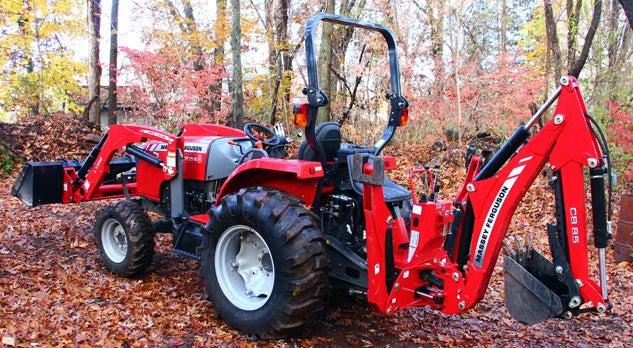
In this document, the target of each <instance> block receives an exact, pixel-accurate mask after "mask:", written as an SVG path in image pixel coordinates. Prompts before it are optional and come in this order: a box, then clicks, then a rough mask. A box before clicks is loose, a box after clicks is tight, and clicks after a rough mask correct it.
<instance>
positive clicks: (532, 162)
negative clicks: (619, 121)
mask: <svg viewBox="0 0 633 348" xmlns="http://www.w3.org/2000/svg"><path fill="white" fill-rule="evenodd" d="M561 85H562V86H561V90H560V96H559V98H558V104H557V107H556V109H555V112H554V115H553V117H552V119H551V120H550V121H549V122H548V123H547V124H546V125H545V127H544V128H543V129H542V130H540V131H539V132H538V133H537V134H536V135H535V136H534V137H533V138H532V139H531V140H529V141H528V142H526V143H525V145H524V146H522V147H520V148H519V149H518V151H517V152H516V154H515V155H514V156H512V157H511V158H510V159H509V161H508V162H507V164H506V165H505V166H503V167H502V168H501V169H500V170H499V171H498V172H497V173H496V174H495V175H494V176H492V177H490V178H485V179H481V180H477V179H475V180H474V181H473V182H471V183H467V185H466V187H467V188H468V190H467V191H468V199H469V202H470V205H471V206H470V209H472V213H473V216H474V224H473V230H472V231H462V235H463V234H469V233H472V244H471V245H470V249H469V251H470V253H469V259H468V263H467V266H466V267H464V269H463V274H464V283H463V284H460V282H452V283H450V282H449V283H447V284H450V286H451V287H452V286H456V287H457V288H461V290H462V291H461V296H459V299H457V298H447V301H446V302H445V305H446V306H445V308H444V309H443V311H445V312H459V311H461V310H463V309H466V308H471V307H472V306H474V305H475V304H476V303H477V302H478V301H479V300H480V299H481V298H483V296H484V294H485V292H486V288H487V286H488V283H489V281H490V277H491V274H492V271H493V268H494V265H495V263H496V261H497V258H498V256H499V252H500V250H501V246H502V243H503V239H504V238H505V236H506V233H507V229H508V226H509V224H510V221H511V218H512V215H513V214H514V211H515V209H516V207H517V205H518V204H519V202H520V201H521V199H522V198H523V196H524V195H525V193H526V192H527V190H528V189H529V187H530V185H531V184H532V183H533V182H534V180H535V179H536V177H537V176H538V175H539V173H540V172H541V170H542V168H543V166H544V165H545V164H546V163H547V162H548V161H549V165H550V168H551V169H552V170H553V171H554V172H555V173H557V175H558V177H557V178H555V180H561V184H562V201H561V203H562V205H563V207H564V208H562V207H558V208H559V209H562V212H563V215H564V221H565V223H564V229H565V230H564V231H562V233H561V235H563V236H564V238H565V239H566V241H565V242H566V243H565V244H566V245H567V246H566V248H565V249H567V250H564V251H565V254H566V257H567V259H568V260H567V261H568V264H569V267H570V268H571V272H572V274H573V279H575V281H576V284H577V285H578V288H579V290H580V294H581V296H582V298H583V301H582V302H592V304H593V306H594V307H596V308H598V310H601V311H602V310H606V308H607V304H606V301H607V297H606V289H602V288H601V286H598V285H597V284H596V283H595V282H594V281H593V280H591V279H590V278H589V266H588V248H587V214H586V209H585V202H586V193H585V191H586V190H585V175H584V167H589V168H598V167H601V166H602V165H603V163H602V159H603V154H602V152H601V150H600V147H599V144H598V142H597V139H596V137H595V135H594V134H593V132H592V130H591V128H590V125H589V122H588V119H587V118H586V114H587V110H586V107H585V104H584V101H583V99H582V95H581V94H580V90H579V88H578V82H577V81H576V79H575V78H573V77H565V78H563V79H562V82H561ZM531 124H533V122H530V123H529V125H531ZM485 170H486V168H485V167H484V168H483V170H482V171H485ZM478 178H479V177H478ZM592 199H593V200H594V202H595V201H599V200H600V199H602V206H604V194H602V195H598V197H592ZM598 205H600V204H598ZM596 218H599V220H600V219H602V220H604V219H605V217H604V215H603V216H602V217H596ZM605 225H606V222H605ZM602 234H606V231H605V232H602ZM604 239H606V238H604ZM602 287H606V284H602ZM455 290H457V289H455ZM603 290H604V291H603ZM447 292H452V291H447ZM456 293H457V291H456ZM603 295H604V296H603ZM582 302H581V303H582ZM581 303H578V304H576V303H574V305H575V307H577V306H579V305H580V304H581Z"/></svg>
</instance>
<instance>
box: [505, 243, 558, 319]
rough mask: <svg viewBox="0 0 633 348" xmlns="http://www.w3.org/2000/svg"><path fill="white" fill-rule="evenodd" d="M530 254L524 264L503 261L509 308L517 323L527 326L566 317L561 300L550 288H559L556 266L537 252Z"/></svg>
mask: <svg viewBox="0 0 633 348" xmlns="http://www.w3.org/2000/svg"><path fill="white" fill-rule="evenodd" d="M530 254H531V255H530V257H529V258H525V259H523V260H522V262H521V263H519V262H517V261H516V260H514V259H513V258H511V257H509V256H506V257H505V259H504V270H505V273H504V282H505V295H504V297H505V303H506V307H507V308H508V312H510V315H512V317H513V318H514V319H515V320H517V321H518V322H520V323H523V324H527V325H533V324H537V323H540V322H541V321H544V320H546V319H550V318H554V317H557V316H559V315H560V314H561V313H563V305H562V301H561V298H560V296H559V295H558V294H557V293H556V292H554V291H553V290H552V289H551V288H550V287H551V286H556V285H555V284H557V280H556V277H555V275H554V264H553V263H552V262H551V261H550V260H548V259H546V258H545V257H544V256H543V255H541V254H540V253H539V252H538V251H536V250H531V252H530ZM521 264H523V265H521ZM548 285H549V286H548Z"/></svg>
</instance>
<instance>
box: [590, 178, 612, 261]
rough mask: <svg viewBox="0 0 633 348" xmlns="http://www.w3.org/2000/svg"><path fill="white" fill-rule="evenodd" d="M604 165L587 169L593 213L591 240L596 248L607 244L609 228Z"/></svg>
mask: <svg viewBox="0 0 633 348" xmlns="http://www.w3.org/2000/svg"><path fill="white" fill-rule="evenodd" d="M605 173H606V169H605V168H604V167H598V168H593V169H590V170H589V175H590V176H591V206H592V208H593V209H592V215H593V230H594V231H593V242H594V246H595V247H596V248H600V249H602V248H606V247H607V246H609V239H611V236H610V234H609V229H608V226H607V208H606V198H605V193H604V174H605Z"/></svg>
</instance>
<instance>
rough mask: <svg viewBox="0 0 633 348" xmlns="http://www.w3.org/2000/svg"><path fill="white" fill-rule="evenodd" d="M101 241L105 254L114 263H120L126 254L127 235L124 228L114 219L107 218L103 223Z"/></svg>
mask: <svg viewBox="0 0 633 348" xmlns="http://www.w3.org/2000/svg"><path fill="white" fill-rule="evenodd" d="M102 228H103V230H102V233H101V243H102V244H103V250H104V251H105V253H106V256H107V257H108V258H109V259H110V260H112V262H114V263H121V262H123V260H124V259H125V255H126V254H127V247H128V246H127V237H126V235H125V229H124V228H123V226H122V225H121V224H120V223H119V222H118V221H117V220H115V219H108V220H106V221H105V222H104V223H103V227H102Z"/></svg>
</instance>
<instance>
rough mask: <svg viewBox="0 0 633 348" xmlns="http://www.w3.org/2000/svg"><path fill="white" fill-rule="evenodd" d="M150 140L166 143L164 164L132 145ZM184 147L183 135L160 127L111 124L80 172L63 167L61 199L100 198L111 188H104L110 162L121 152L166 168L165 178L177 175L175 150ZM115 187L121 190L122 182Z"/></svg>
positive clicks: (70, 200)
mask: <svg viewBox="0 0 633 348" xmlns="http://www.w3.org/2000/svg"><path fill="white" fill-rule="evenodd" d="M148 140H157V141H160V142H165V143H166V144H167V153H168V156H167V163H162V162H161V161H159V160H158V159H156V158H154V157H152V155H151V154H149V153H147V152H145V151H144V150H142V149H140V148H138V147H136V146H134V145H133V144H135V143H141V142H145V141H148ZM182 147H183V144H182V140H181V138H180V137H177V136H175V135H173V134H170V133H167V132H164V131H161V130H158V129H154V128H148V127H144V126H138V125H112V126H110V129H109V131H108V132H107V133H106V134H105V135H104V136H103V138H102V139H101V141H99V143H98V144H97V145H96V146H95V147H94V148H93V150H92V151H91V152H90V155H89V156H88V158H87V159H86V161H85V162H84V165H83V166H82V167H81V168H79V170H77V172H75V170H74V168H66V169H65V170H64V176H65V178H64V183H65V185H64V186H65V188H64V192H63V194H62V201H63V202H64V203H71V202H81V201H86V200H94V199H99V198H100V196H101V194H102V193H103V192H104V190H105V191H107V190H108V188H104V187H102V183H103V180H104V178H105V177H106V175H107V174H108V173H109V171H110V161H111V160H112V158H113V157H114V155H115V154H116V153H117V152H118V151H121V152H128V153H130V154H132V155H134V156H136V157H137V158H138V159H139V160H144V161H147V162H149V163H150V164H152V165H154V166H160V167H161V168H162V169H163V176H164V178H163V179H164V180H169V179H171V178H173V177H174V176H175V175H176V151H177V149H178V148H180V149H182ZM172 159H173V160H172ZM115 186H117V187H116V188H112V189H117V190H120V189H121V188H120V185H115Z"/></svg>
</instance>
